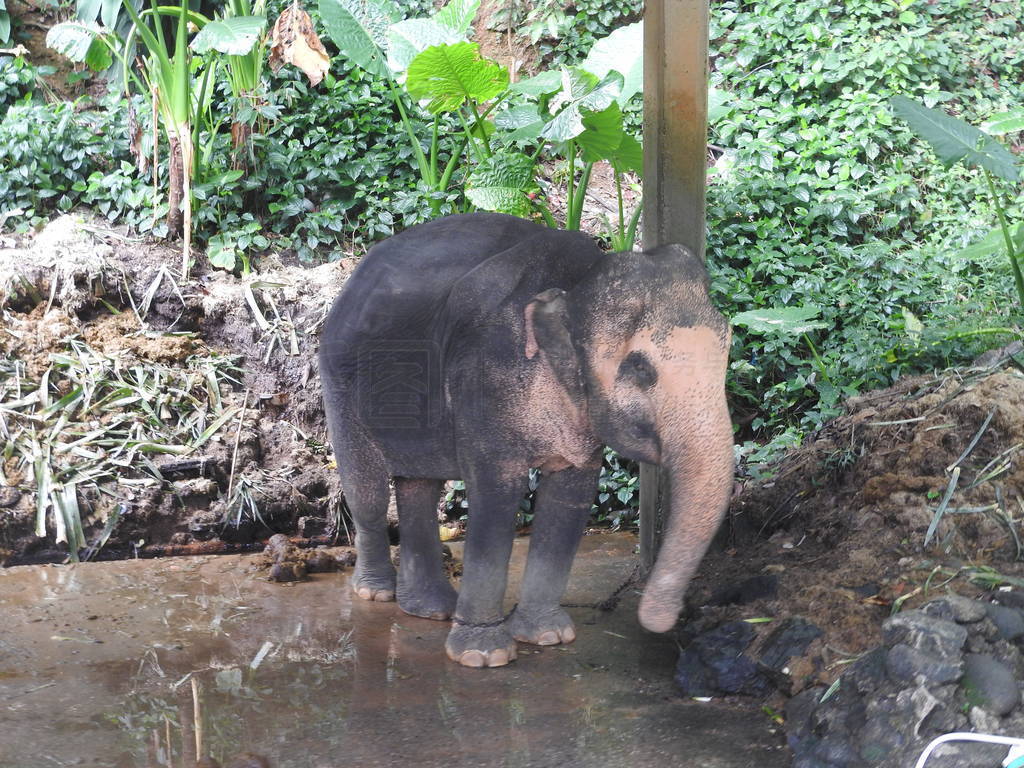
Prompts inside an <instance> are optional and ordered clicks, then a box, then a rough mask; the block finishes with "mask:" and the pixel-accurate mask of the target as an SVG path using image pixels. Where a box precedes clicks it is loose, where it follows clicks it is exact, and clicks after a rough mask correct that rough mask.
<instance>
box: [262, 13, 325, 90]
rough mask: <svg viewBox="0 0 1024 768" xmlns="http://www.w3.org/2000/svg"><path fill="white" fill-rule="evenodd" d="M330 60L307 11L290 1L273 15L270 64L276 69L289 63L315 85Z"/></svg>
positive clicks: (321, 78) (276, 70) (322, 76)
mask: <svg viewBox="0 0 1024 768" xmlns="http://www.w3.org/2000/svg"><path fill="white" fill-rule="evenodd" d="M330 62H331V60H330V58H329V57H328V56H327V51H326V49H325V48H324V44H323V43H322V42H320V38H319V37H318V36H317V34H316V32H315V31H314V30H313V22H312V20H311V19H310V18H309V14H308V13H306V11H305V10H303V8H302V6H300V5H299V4H298V3H297V2H293V3H292V4H291V5H290V6H288V7H287V8H286V9H285V10H284V11H283V12H282V13H281V15H280V16H278V17H277V22H276V23H275V24H274V29H273V30H272V31H271V33H270V60H269V63H270V68H271V69H272V70H274V72H275V73H276V72H278V71H279V70H280V69H281V67H282V66H283V65H285V64H292V65H294V66H296V67H298V68H299V69H301V70H302V71H303V72H305V73H306V77H308V78H309V84H310V85H317V84H318V83H319V82H320V81H321V80H323V79H324V75H326V74H327V70H328V68H329V66H330Z"/></svg>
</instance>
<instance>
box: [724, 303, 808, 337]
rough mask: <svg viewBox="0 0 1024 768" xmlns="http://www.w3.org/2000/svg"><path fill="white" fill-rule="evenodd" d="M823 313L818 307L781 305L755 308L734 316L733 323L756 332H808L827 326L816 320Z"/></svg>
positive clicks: (794, 333)
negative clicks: (773, 307) (770, 307)
mask: <svg viewBox="0 0 1024 768" xmlns="http://www.w3.org/2000/svg"><path fill="white" fill-rule="evenodd" d="M820 313H821V310H820V309H818V308H817V307H780V308H778V309H754V310H751V311H749V312H740V313H739V314H738V315H733V316H732V318H731V319H732V324H733V325H743V326H746V327H747V328H749V329H750V330H752V331H754V332H755V333H785V334H793V335H796V334H800V333H807V332H808V331H813V330H816V329H819V328H827V327H828V326H827V325H826V324H825V323H822V322H820V321H816V320H815V319H814V318H816V317H817V316H818V315H819V314H820Z"/></svg>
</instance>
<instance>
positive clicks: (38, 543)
mask: <svg viewBox="0 0 1024 768" xmlns="http://www.w3.org/2000/svg"><path fill="white" fill-rule="evenodd" d="M6 245H8V246H12V247H6V248H3V249H0V312H2V313H3V318H2V320H3V328H4V333H3V334H2V336H0V390H2V391H3V396H2V405H3V425H2V428H3V430H4V434H3V437H4V439H5V442H6V444H7V446H8V447H7V449H6V452H5V455H4V464H3V477H0V484H2V486H3V487H2V490H0V554H2V557H3V558H6V559H8V560H9V561H10V560H11V559H12V558H15V559H16V560H17V561H25V560H30V559H32V558H36V559H50V558H52V557H53V556H54V554H55V553H57V552H59V551H66V549H67V544H66V542H68V541H72V542H75V541H78V543H79V544H85V545H97V544H99V543H100V542H101V541H102V542H103V543H104V550H103V551H104V552H105V553H106V554H107V555H108V556H113V555H121V556H124V555H125V554H131V553H135V552H138V551H141V552H142V553H143V554H145V552H146V551H147V547H148V548H152V547H157V548H158V549H159V551H160V552H161V553H164V552H171V551H178V550H175V549H174V547H177V548H180V551H182V552H187V551H190V550H189V547H193V548H195V546H196V545H197V544H198V543H203V542H209V541H210V540H211V539H215V538H217V539H220V540H223V541H225V542H228V543H232V544H236V545H243V544H246V543H249V542H253V541H255V540H259V539H265V538H266V537H267V536H269V535H270V534H271V533H273V532H275V531H287V532H289V533H298V534H299V535H302V536H306V537H323V536H328V537H329V536H331V535H333V534H334V533H335V529H336V527H337V524H338V521H339V510H340V504H341V498H340V494H339V493H338V488H337V485H336V483H335V480H334V477H335V473H334V472H332V471H331V467H329V466H328V456H327V449H326V447H325V445H324V440H325V433H326V428H325V426H324V420H323V415H322V409H321V406H320V386H319V380H318V378H317V376H316V375H315V373H316V372H315V364H314V356H315V349H316V334H317V332H318V330H319V327H320V324H321V323H322V322H323V320H324V318H325V316H326V313H327V310H328V309H329V307H330V303H331V301H332V300H333V298H334V296H335V295H336V294H337V292H338V290H339V289H340V287H341V285H342V284H343V282H344V280H345V277H346V276H347V274H348V272H349V270H350V269H351V267H352V264H351V263H349V262H339V263H334V264H327V265H324V266H321V267H318V268H315V269H303V268H300V267H284V266H282V265H280V264H274V263H272V262H271V263H266V262H265V263H264V264H263V265H262V268H261V273H260V275H259V276H258V277H252V278H237V277H234V276H232V275H230V274H227V273H224V272H221V271H210V270H204V268H203V265H202V264H200V265H198V266H197V269H196V273H197V274H198V275H199V276H198V277H197V278H196V279H193V280H190V281H188V282H181V281H180V280H178V279H176V278H175V276H174V267H173V265H174V264H176V262H177V259H178V255H177V252H176V251H174V250H172V249H170V248H166V247H163V246H161V245H156V244H153V243H150V242H144V241H139V240H136V239H133V238H131V237H129V236H127V235H126V234H125V233H123V232H121V231H118V230H113V229H110V228H108V227H105V226H102V225H99V224H97V223H95V222H83V221H81V220H80V219H77V218H75V217H71V216H67V217H62V218H60V219H57V220H55V221H54V222H52V223H51V224H50V225H49V226H48V227H47V228H46V229H45V230H44V231H43V232H41V233H40V234H39V235H38V236H36V237H35V238H32V239H29V240H25V241H22V242H17V243H6ZM77 519H81V521H82V522H81V530H80V531H79V530H77V522H76V521H77ZM39 534H44V535H39ZM168 545H170V547H171V549H168ZM200 548H201V549H207V550H209V549H210V546H209V545H205V546H204V547H200Z"/></svg>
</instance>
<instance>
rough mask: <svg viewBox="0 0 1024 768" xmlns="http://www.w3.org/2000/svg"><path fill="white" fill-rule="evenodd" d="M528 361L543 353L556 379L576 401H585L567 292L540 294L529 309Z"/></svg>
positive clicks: (553, 289) (526, 325) (526, 324)
mask: <svg viewBox="0 0 1024 768" xmlns="http://www.w3.org/2000/svg"><path fill="white" fill-rule="evenodd" d="M523 315H524V318H525V320H526V323H525V327H526V357H527V358H529V359H533V358H534V357H536V355H537V353H538V352H540V353H541V354H542V355H543V357H544V360H545V361H546V362H547V364H548V365H550V366H551V369H552V370H553V371H554V374H555V378H556V379H558V382H559V383H560V384H561V385H562V387H563V388H564V389H565V390H566V392H568V393H569V396H570V397H571V398H572V399H573V400H582V398H583V397H584V395H585V393H584V390H583V372H582V370H581V366H580V359H579V354H578V353H577V352H576V345H575V344H573V339H572V333H571V332H570V331H569V309H568V306H567V305H566V301H565V291H563V290H561V289H560V288H551V289H549V290H547V291H544V292H543V293H538V294H537V295H536V296H534V297H533V300H532V301H531V302H530V303H529V304H527V305H526V309H525V310H524V312H523Z"/></svg>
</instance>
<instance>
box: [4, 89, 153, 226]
mask: <svg viewBox="0 0 1024 768" xmlns="http://www.w3.org/2000/svg"><path fill="white" fill-rule="evenodd" d="M126 122H127V116H126V112H125V108H124V106H123V105H122V104H119V103H117V102H112V103H110V104H109V105H107V107H106V108H104V109H101V110H97V111H90V112H77V111H76V109H75V105H74V104H72V103H69V102H57V103H55V104H50V105H45V106H44V105H39V104H17V105H15V106H12V107H11V108H10V109H9V110H8V111H7V114H6V115H5V116H4V118H3V120H2V121H0V219H7V218H8V217H10V220H11V221H13V222H15V223H21V224H22V225H25V224H32V225H36V224H40V223H42V222H43V221H45V220H46V218H47V217H48V216H49V215H50V214H51V213H53V212H54V211H59V212H66V211H69V210H70V209H71V208H73V207H74V206H75V205H78V204H79V203H88V204H94V205H97V206H99V207H101V208H103V207H104V206H106V207H107V213H108V215H113V216H118V215H119V214H124V213H125V212H127V211H131V212H132V215H133V216H135V217H137V218H136V220H135V223H136V224H137V225H141V224H142V221H141V219H144V218H145V214H144V213H142V212H144V211H148V210H149V209H148V208H147V207H146V205H147V203H148V202H149V200H150V193H151V192H152V190H151V189H148V187H147V185H146V182H145V180H142V179H139V178H138V177H137V176H136V175H134V174H129V173H127V172H126V170H125V168H126V163H128V162H129V161H130V160H131V158H130V157H129V155H128V151H127V147H126V146H125V145H124V141H123V139H121V138H120V133H121V130H122V128H123V126H124V124H125V123H126Z"/></svg>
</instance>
